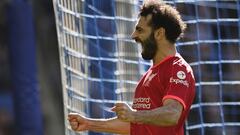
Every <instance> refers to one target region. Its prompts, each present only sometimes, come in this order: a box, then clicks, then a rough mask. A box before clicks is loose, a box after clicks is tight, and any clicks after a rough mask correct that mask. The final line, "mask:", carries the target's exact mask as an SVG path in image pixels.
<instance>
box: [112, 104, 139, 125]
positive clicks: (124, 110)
mask: <svg viewBox="0 0 240 135" xmlns="http://www.w3.org/2000/svg"><path fill="white" fill-rule="evenodd" d="M112 111H114V112H116V114H117V117H118V119H120V120H122V121H125V122H133V121H134V113H135V112H136V110H133V109H132V108H131V107H130V106H129V105H128V104H126V103H116V104H115V106H114V107H113V108H112Z"/></svg>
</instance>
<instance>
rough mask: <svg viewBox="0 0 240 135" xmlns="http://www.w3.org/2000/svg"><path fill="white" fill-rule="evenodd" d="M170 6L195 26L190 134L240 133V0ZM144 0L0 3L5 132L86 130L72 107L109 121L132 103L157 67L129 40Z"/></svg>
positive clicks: (1, 125) (184, 48)
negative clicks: (74, 122) (74, 121)
mask: <svg viewBox="0 0 240 135" xmlns="http://www.w3.org/2000/svg"><path fill="white" fill-rule="evenodd" d="M167 2H168V3H169V4H172V5H174V6H176V8H177V9H178V10H179V11H180V13H181V15H182V17H183V20H184V21H186V23H187V24H188V29H187V32H186V34H185V36H184V38H183V39H181V40H180V41H179V42H178V43H177V48H178V51H179V52H180V53H181V54H182V55H183V57H184V58H185V59H186V60H187V61H188V62H189V63H190V64H191V66H192V68H193V70H194V74H195V77H196V82H197V83H196V88H197V95H196V98H195V101H194V105H193V106H192V110H191V114H190V116H189V119H188V121H187V122H186V134H187V135H239V134H240V122H239V121H240V112H239V111H240V110H239V105H240V72H239V71H240V42H239V41H240V29H239V27H240V20H239V18H240V2H239V1H238V0H227V1H226V0H217V1H216V0H186V1H183V0H175V1H170V0H169V1H167ZM52 3H54V7H55V8H54V9H55V18H54V10H53V5H52ZM141 3H142V1H141V0H131V1H129V0H53V1H48V0H41V1H28V0H2V1H0V15H1V16H0V34H1V36H0V135H1V134H3V135H13V134H14V132H17V133H18V135H42V134H45V135H64V134H66V135H77V133H74V132H73V131H71V130H70V129H68V126H67V122H66V120H64V119H66V114H67V113H68V112H79V113H82V114H84V115H86V116H89V117H94V118H103V117H105V118H107V117H112V116H114V114H112V113H111V112H108V111H106V108H108V107H111V106H112V104H113V103H114V102H115V101H116V100H124V101H127V102H129V103H131V98H132V96H133V92H134V88H135V85H136V83H137V81H138V79H139V78H140V77H141V75H142V74H143V73H144V72H145V71H146V69H148V67H149V65H150V63H149V62H148V61H143V60H142V59H141V58H140V55H139V48H138V45H136V44H135V43H134V42H133V41H132V40H131V39H130V38H129V35H130V34H131V32H132V30H133V28H134V24H135V21H136V15H137V14H136V13H137V11H138V8H139V5H140V4H141ZM55 21H56V24H55ZM56 28H57V32H56ZM57 40H58V42H57ZM58 43H59V44H58ZM58 51H59V52H60V53H59V54H58ZM59 56H60V57H59ZM60 63H61V64H60ZM60 67H61V68H60ZM61 75H62V77H61ZM60 78H61V79H60ZM62 93H63V94H62ZM63 97H64V98H63ZM63 99H64V100H63ZM63 101H64V102H63ZM63 111H65V114H64V113H63ZM64 123H65V125H64ZM82 134H91V135H97V134H100V133H93V132H86V133H82ZM101 135H102V134H101ZM105 135H107V134H105Z"/></svg>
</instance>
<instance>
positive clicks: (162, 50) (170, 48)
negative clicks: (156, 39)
mask: <svg viewBox="0 0 240 135" xmlns="http://www.w3.org/2000/svg"><path fill="white" fill-rule="evenodd" d="M176 53H177V50H176V46H175V45H174V44H171V43H165V44H161V45H160V47H159V49H158V51H157V53H156V55H155V57H154V58H153V65H157V64H158V63H160V62H161V61H162V60H164V59H165V58H166V57H169V56H174V55H175V54H176Z"/></svg>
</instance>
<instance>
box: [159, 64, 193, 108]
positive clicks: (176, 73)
mask: <svg viewBox="0 0 240 135" xmlns="http://www.w3.org/2000/svg"><path fill="white" fill-rule="evenodd" d="M170 69H171V72H169V73H170V74H169V76H168V77H167V78H166V79H167V80H166V84H167V87H166V88H167V89H166V95H165V96H164V97H163V101H164V100H165V99H169V98H171V99H175V100H177V101H179V102H180V103H181V104H182V105H183V108H184V109H186V106H187V104H188V103H187V102H188V97H187V96H188V95H189V92H190V90H189V89H190V85H191V84H192V83H191V81H192V79H193V78H192V75H191V69H187V65H184V64H179V63H175V64H173V65H172V68H170Z"/></svg>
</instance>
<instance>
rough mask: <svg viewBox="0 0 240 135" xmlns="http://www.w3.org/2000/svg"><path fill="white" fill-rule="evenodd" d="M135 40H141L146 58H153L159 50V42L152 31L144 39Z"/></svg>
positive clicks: (144, 57)
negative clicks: (157, 42)
mask: <svg viewBox="0 0 240 135" xmlns="http://www.w3.org/2000/svg"><path fill="white" fill-rule="evenodd" d="M135 40H136V42H140V43H141V45H142V53H141V54H142V58H143V59H144V60H152V59H153V57H154V56H155V54H156V52H157V44H156V41H155V39H154V34H153V32H151V34H150V35H149V37H148V38H147V39H145V40H143V41H142V40H140V39H139V38H136V39H135Z"/></svg>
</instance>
